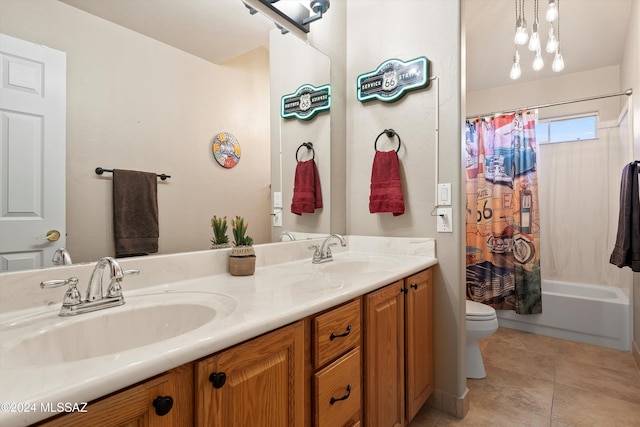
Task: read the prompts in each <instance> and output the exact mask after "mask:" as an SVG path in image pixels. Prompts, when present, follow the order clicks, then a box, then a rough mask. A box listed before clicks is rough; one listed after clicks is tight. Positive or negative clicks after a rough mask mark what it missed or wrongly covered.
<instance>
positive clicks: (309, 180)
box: [291, 159, 322, 215]
mask: <svg viewBox="0 0 640 427" xmlns="http://www.w3.org/2000/svg"><path fill="white" fill-rule="evenodd" d="M320 208H322V188H321V186H320V175H319V174H318V167H317V166H316V162H315V161H314V160H313V159H311V160H305V161H304V162H298V165H297V166H296V173H295V178H294V184H293V200H292V201H291V213H294V214H296V215H302V214H303V213H314V211H315V210H316V209H320Z"/></svg>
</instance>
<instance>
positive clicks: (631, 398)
mask: <svg viewBox="0 0 640 427" xmlns="http://www.w3.org/2000/svg"><path fill="white" fill-rule="evenodd" d="M556 384H563V385H568V386H572V387H576V388H580V389H582V390H586V391H597V392H598V393H600V394H602V395H605V396H609V397H613V398H616V399H621V400H626V401H628V402H632V403H637V404H640V372H638V371H636V372H634V371H629V370H625V371H618V370H615V369H609V368H603V367H601V366H595V365H590V364H586V363H578V362H574V361H573V360H561V361H558V366H557V370H556ZM638 417H639V418H640V414H638Z"/></svg>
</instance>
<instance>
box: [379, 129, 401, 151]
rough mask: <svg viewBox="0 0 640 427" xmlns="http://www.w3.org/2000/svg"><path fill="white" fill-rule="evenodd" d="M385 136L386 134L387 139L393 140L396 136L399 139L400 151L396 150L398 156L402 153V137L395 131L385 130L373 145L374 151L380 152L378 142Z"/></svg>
mask: <svg viewBox="0 0 640 427" xmlns="http://www.w3.org/2000/svg"><path fill="white" fill-rule="evenodd" d="M383 134H386V135H387V138H393V137H394V136H395V137H397V138H398V149H397V150H396V154H397V153H398V151H400V147H402V141H401V140H400V135H398V133H397V132H396V131H395V130H393V129H385V130H383V131H382V132H380V134H379V135H378V137H377V138H376V141H375V142H374V143H373V149H374V150H376V151H378V140H379V139H380V137H381V136H382V135H383Z"/></svg>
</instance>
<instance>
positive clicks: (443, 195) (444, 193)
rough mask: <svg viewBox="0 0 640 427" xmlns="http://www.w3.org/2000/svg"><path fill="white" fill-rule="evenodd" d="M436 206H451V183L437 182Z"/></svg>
mask: <svg viewBox="0 0 640 427" xmlns="http://www.w3.org/2000/svg"><path fill="white" fill-rule="evenodd" d="M438 206H451V183H446V184H438Z"/></svg>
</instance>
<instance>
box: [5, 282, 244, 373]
mask: <svg viewBox="0 0 640 427" xmlns="http://www.w3.org/2000/svg"><path fill="white" fill-rule="evenodd" d="M125 301H126V304H125V305H123V306H120V307H116V308H109V309H105V310H102V311H96V312H93V313H88V314H81V315H78V316H74V317H71V318H60V317H57V315H56V318H55V319H53V321H52V317H51V316H53V314H51V313H50V314H49V315H48V316H46V317H45V318H43V319H42V320H37V321H35V322H34V320H33V319H29V320H28V321H26V322H25V323H27V324H28V326H29V327H28V329H27V328H26V327H21V325H20V323H19V322H17V323H16V324H14V325H12V326H11V328H10V329H11V331H9V332H7V333H6V334H3V335H4V337H3V342H2V343H1V347H0V360H2V361H3V362H4V363H8V364H12V365H20V366H31V365H50V364H57V363H66V362H73V361H78V360H83V359H91V358H94V357H100V356H106V355H111V354H117V353H121V352H124V351H128V350H133V349H136V348H140V347H143V346H146V345H150V344H155V343H159V342H162V341H166V340H169V339H172V338H175V337H178V336H180V335H183V334H186V333H189V332H191V331H193V330H195V329H198V328H200V327H202V326H205V325H208V326H209V325H215V324H216V321H217V320H220V319H223V318H224V317H226V316H228V315H229V314H230V313H232V312H233V311H234V310H235V307H236V300H235V299H234V298H232V297H229V296H226V295H222V294H216V293H208V292H167V293H156V294H147V295H138V296H134V297H131V298H127V297H126V295H125ZM34 323H35V324H34ZM40 323H41V324H42V325H40ZM27 331H28V332H27ZM12 335H13V336H12Z"/></svg>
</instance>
